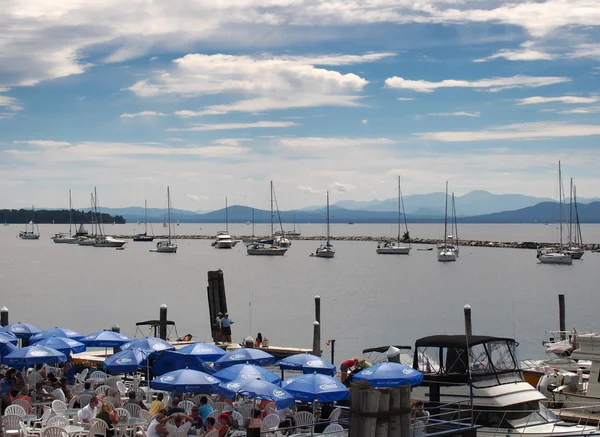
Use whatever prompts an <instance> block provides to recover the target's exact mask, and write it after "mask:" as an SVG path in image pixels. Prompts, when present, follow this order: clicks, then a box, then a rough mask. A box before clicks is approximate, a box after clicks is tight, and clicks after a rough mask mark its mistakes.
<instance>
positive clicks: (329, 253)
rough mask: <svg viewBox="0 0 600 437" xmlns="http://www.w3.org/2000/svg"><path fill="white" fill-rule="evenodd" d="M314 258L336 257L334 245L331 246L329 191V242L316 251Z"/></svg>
mask: <svg viewBox="0 0 600 437" xmlns="http://www.w3.org/2000/svg"><path fill="white" fill-rule="evenodd" d="M314 256H316V257H318V258H333V257H334V256H335V250H333V244H331V235H330V232H329V191H327V241H326V242H325V244H321V247H318V248H317V250H316V251H315V254H314Z"/></svg>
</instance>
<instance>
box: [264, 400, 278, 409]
mask: <svg viewBox="0 0 600 437" xmlns="http://www.w3.org/2000/svg"><path fill="white" fill-rule="evenodd" d="M267 408H272V409H273V410H276V409H277V405H275V402H269V403H268V404H267V405H265V408H264V409H265V410H266V409H267Z"/></svg>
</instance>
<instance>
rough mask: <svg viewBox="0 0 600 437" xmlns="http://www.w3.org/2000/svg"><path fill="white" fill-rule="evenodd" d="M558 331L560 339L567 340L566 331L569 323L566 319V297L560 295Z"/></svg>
mask: <svg viewBox="0 0 600 437" xmlns="http://www.w3.org/2000/svg"><path fill="white" fill-rule="evenodd" d="M558 330H559V331H561V332H560V339H561V340H565V339H566V338H565V331H566V330H567V323H566V318H565V295H564V294H559V295H558Z"/></svg>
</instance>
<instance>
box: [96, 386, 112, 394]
mask: <svg viewBox="0 0 600 437" xmlns="http://www.w3.org/2000/svg"><path fill="white" fill-rule="evenodd" d="M109 390H110V387H109V386H108V385H99V386H98V387H96V388H95V389H94V391H95V392H96V394H99V395H103V396H106V395H107V394H108V391H109Z"/></svg>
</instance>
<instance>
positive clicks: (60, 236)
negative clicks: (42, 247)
mask: <svg viewBox="0 0 600 437" xmlns="http://www.w3.org/2000/svg"><path fill="white" fill-rule="evenodd" d="M72 227H73V205H72V203H71V190H69V235H67V234H66V233H64V232H59V233H57V234H54V235H53V236H52V237H51V239H52V241H54V242H55V243H63V244H76V243H77V237H74V236H73V230H72Z"/></svg>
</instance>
